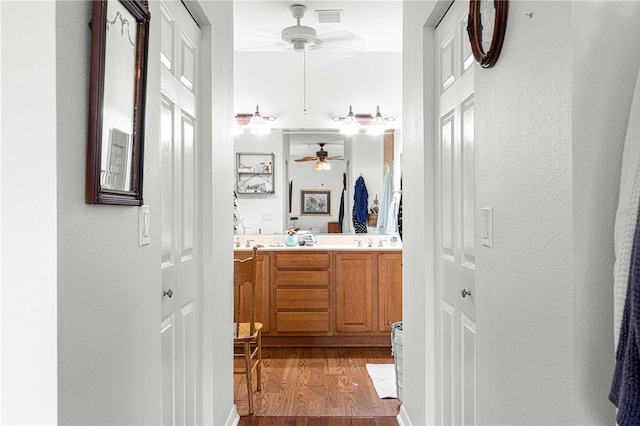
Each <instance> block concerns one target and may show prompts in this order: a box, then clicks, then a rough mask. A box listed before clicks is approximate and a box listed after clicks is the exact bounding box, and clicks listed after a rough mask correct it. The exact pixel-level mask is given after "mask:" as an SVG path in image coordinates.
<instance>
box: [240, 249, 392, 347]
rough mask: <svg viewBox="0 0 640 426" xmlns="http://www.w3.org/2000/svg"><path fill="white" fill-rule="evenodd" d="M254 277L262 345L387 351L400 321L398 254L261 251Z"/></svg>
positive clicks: (246, 254)
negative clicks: (394, 324)
mask: <svg viewBox="0 0 640 426" xmlns="http://www.w3.org/2000/svg"><path fill="white" fill-rule="evenodd" d="M249 255H250V252H249V251H245V250H238V251H236V257H238V258H241V257H243V256H249ZM257 275H258V277H257V282H256V298H257V299H256V321H259V322H262V323H263V324H264V329H263V330H264V333H263V336H264V338H263V344H265V345H270V346H389V345H390V344H391V340H390V330H391V328H390V327H389V325H388V322H389V321H391V322H395V321H400V320H401V319H402V253H401V252H396V251H383V250H380V251H379V250H361V251H346V250H345V251H316V250H314V251H307V252H304V251H303V250H297V249H296V250H286V251H285V250H283V251H279V250H273V251H272V250H264V251H258V271H257ZM245 291H247V292H248V291H249V290H248V289H247V290H245ZM243 297H248V293H247V294H246V295H244V296H243ZM242 315H244V316H245V317H248V308H247V309H243V311H242Z"/></svg>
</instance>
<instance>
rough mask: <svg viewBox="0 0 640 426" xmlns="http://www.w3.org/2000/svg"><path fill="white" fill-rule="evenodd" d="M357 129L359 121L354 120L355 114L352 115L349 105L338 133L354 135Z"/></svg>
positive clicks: (358, 128)
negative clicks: (347, 112)
mask: <svg viewBox="0 0 640 426" xmlns="http://www.w3.org/2000/svg"><path fill="white" fill-rule="evenodd" d="M358 130H360V123H358V120H356V117H355V115H353V110H352V108H351V105H349V114H347V117H346V118H345V119H344V121H343V122H342V125H341V126H340V133H342V134H343V135H355V134H356V133H358Z"/></svg>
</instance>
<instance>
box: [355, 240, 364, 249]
mask: <svg viewBox="0 0 640 426" xmlns="http://www.w3.org/2000/svg"><path fill="white" fill-rule="evenodd" d="M353 241H355V242H357V243H358V244H357V245H356V246H357V247H362V241H360V240H353Z"/></svg>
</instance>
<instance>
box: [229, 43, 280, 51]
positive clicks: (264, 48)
mask: <svg viewBox="0 0 640 426" xmlns="http://www.w3.org/2000/svg"><path fill="white" fill-rule="evenodd" d="M287 47H288V45H287V44H285V43H271V44H265V45H261V46H251V47H243V48H240V49H235V51H236V52H254V51H260V52H279V51H282V50H286V49H287Z"/></svg>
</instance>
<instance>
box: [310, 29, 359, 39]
mask: <svg viewBox="0 0 640 426" xmlns="http://www.w3.org/2000/svg"><path fill="white" fill-rule="evenodd" d="M354 37H355V35H354V34H353V33H352V32H351V31H347V30H339V31H332V32H330V33H324V34H320V35H319V36H318V39H319V40H320V41H338V40H349V39H352V38H354Z"/></svg>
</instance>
